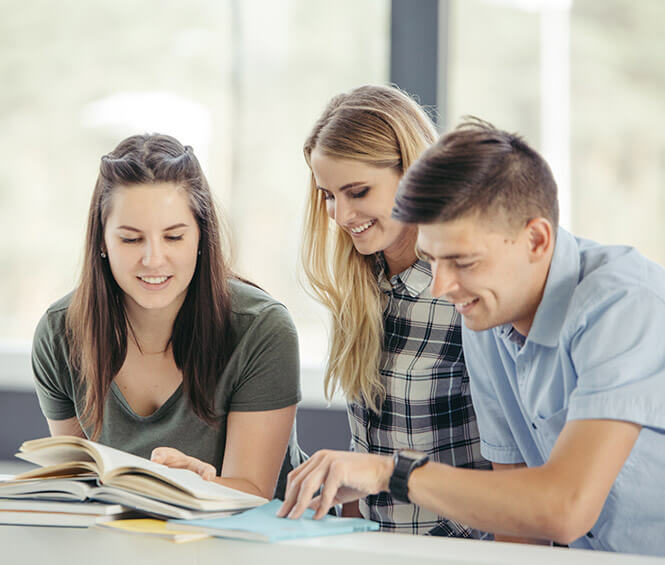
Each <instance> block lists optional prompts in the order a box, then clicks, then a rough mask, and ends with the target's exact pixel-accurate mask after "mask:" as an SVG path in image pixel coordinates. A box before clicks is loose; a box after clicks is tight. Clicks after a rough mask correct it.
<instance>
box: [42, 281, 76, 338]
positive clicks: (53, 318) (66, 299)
mask: <svg viewBox="0 0 665 565" xmlns="http://www.w3.org/2000/svg"><path fill="white" fill-rule="evenodd" d="M72 294H73V292H70V293H69V294H66V295H65V296H63V297H62V298H60V299H59V300H56V301H55V302H54V303H53V304H51V305H50V306H49V307H48V308H47V309H46V312H44V314H43V315H42V317H41V319H40V320H39V323H38V324H37V329H36V330H35V341H36V342H38V341H42V340H44V339H49V340H51V339H53V338H55V337H59V338H64V336H65V334H66V322H67V310H68V309H69V305H70V303H71V300H72Z"/></svg>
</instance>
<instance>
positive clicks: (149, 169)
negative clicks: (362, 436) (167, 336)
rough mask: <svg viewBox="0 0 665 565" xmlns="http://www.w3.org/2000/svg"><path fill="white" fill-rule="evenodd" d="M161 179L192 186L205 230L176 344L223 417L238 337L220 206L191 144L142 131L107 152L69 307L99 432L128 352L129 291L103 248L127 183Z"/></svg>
mask: <svg viewBox="0 0 665 565" xmlns="http://www.w3.org/2000/svg"><path fill="white" fill-rule="evenodd" d="M158 182H172V183H174V184H176V185H177V186H178V187H179V188H181V189H182V190H184V191H185V192H186V194H187V195H188V198H189V203H190V206H191V210H192V213H193V215H194V217H195V218H196V222H197V224H198V227H199V231H200V240H199V249H200V254H199V256H198V259H197V264H196V269H195V271H194V275H193V277H192V280H191V282H190V284H189V288H188V290H187V295H186V297H185V300H184V302H183V305H182V307H181V308H180V311H179V312H178V314H177V316H176V319H175V322H174V324H173V331H172V334H171V341H170V343H171V346H172V349H173V356H174V359H175V363H176V365H177V366H178V368H179V369H180V370H181V371H182V373H183V390H184V392H185V395H186V397H187V398H188V399H189V402H190V404H191V406H192V408H193V410H194V412H195V413H196V414H197V416H198V417H199V418H201V419H202V420H203V421H204V422H206V423H208V424H209V425H214V424H215V410H214V394H213V393H214V390H215V387H216V384H217V379H218V376H219V374H220V373H221V372H222V370H223V368H224V366H225V365H226V363H227V361H228V357H229V350H230V342H231V334H230V316H231V311H230V308H231V307H230V300H231V299H230V292H229V288H228V281H227V279H228V277H229V275H230V271H229V267H228V265H227V264H226V261H225V258H224V255H223V253H222V240H221V232H220V225H219V222H218V219H217V214H216V212H215V206H214V203H213V200H212V196H211V193H210V188H209V186H208V182H207V180H206V178H205V176H204V174H203V171H202V169H201V166H200V164H199V162H198V160H197V159H196V157H195V156H194V153H193V151H192V148H191V147H189V146H183V145H181V144H180V142H178V140H176V139H174V138H173V137H170V136H168V135H159V134H152V135H135V136H132V137H128V138H127V139H125V140H124V141H122V142H121V143H120V144H119V145H118V146H117V147H116V148H115V149H114V150H113V151H112V152H111V153H109V154H108V155H105V156H103V157H102V160H101V164H100V168H99V176H98V178H97V183H96V184H95V189H94V192H93V194H92V201H91V203H90V212H89V216H88V228H87V234H86V242H85V251H84V261H83V269H82V272H81V278H80V282H79V285H78V287H77V288H76V290H75V291H74V294H73V297H72V301H71V305H70V306H69V309H68V312H67V339H68V344H69V347H70V360H71V363H72V366H73V367H74V368H75V369H76V370H77V371H78V373H79V379H80V382H81V384H82V385H84V388H85V409H84V415H83V421H84V424H85V425H89V426H91V427H92V429H93V434H92V437H93V438H97V437H98V436H99V434H100V433H101V426H102V421H103V413H104V402H105V400H106V395H107V394H108V391H109V388H110V386H111V381H112V380H113V378H114V377H115V376H116V374H117V373H118V372H119V371H120V369H121V367H122V365H123V363H124V361H125V357H126V355H127V325H128V324H127V318H126V315H125V308H124V304H123V300H122V290H121V289H120V287H119V286H118V284H117V282H116V281H115V279H114V277H113V274H112V273H111V268H110V266H109V264H108V261H107V260H106V259H104V258H103V257H102V256H101V254H100V251H101V250H102V249H103V247H104V227H105V224H106V220H107V218H108V215H109V213H110V204H111V199H112V197H113V194H114V192H115V190H116V189H117V188H118V187H120V186H131V185H136V184H146V183H148V184H150V183H158ZM130 331H131V328H130Z"/></svg>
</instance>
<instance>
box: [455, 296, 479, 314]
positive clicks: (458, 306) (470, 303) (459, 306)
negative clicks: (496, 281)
mask: <svg viewBox="0 0 665 565" xmlns="http://www.w3.org/2000/svg"><path fill="white" fill-rule="evenodd" d="M479 300H480V298H472V299H471V300H467V301H466V302H455V310H457V311H458V312H459V313H460V314H467V313H468V312H469V310H471V308H473V307H474V306H475V305H476V304H478V301H479Z"/></svg>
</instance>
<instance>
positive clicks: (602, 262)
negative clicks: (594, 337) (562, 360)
mask: <svg viewBox="0 0 665 565" xmlns="http://www.w3.org/2000/svg"><path fill="white" fill-rule="evenodd" d="M578 242H579V249H580V278H579V283H578V285H577V287H576V289H575V292H574V294H573V299H572V301H571V304H570V308H569V312H570V313H571V314H573V318H574V319H576V320H577V321H578V322H579V321H580V320H582V321H584V322H585V323H586V322H588V321H589V317H593V316H594V315H595V314H599V313H603V312H605V311H606V310H608V309H617V310H620V309H623V308H630V309H631V311H632V312H633V316H640V315H643V316H649V315H651V314H652V313H653V310H654V309H658V310H660V309H661V308H662V307H663V306H665V269H663V267H661V266H660V265H658V264H656V263H654V262H653V261H649V260H648V259H647V258H646V257H644V256H643V255H642V254H641V253H640V252H639V251H637V249H635V248H633V247H628V246H618V245H599V244H597V243H595V242H591V241H588V240H583V239H580V240H578Z"/></svg>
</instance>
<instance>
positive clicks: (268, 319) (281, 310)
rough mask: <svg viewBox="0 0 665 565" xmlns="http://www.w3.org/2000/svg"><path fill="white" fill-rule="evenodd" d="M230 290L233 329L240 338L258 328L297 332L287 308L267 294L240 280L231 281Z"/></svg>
mask: <svg viewBox="0 0 665 565" xmlns="http://www.w3.org/2000/svg"><path fill="white" fill-rule="evenodd" d="M229 288H230V292H231V312H232V324H233V329H234V332H235V333H236V335H238V336H239V337H241V336H242V335H244V334H245V333H246V332H247V331H248V330H250V329H251V328H254V327H257V326H260V327H262V328H264V329H265V330H266V331H271V330H276V329H290V328H293V330H294V331H295V328H294V325H293V321H292V319H291V316H290V314H289V312H288V311H287V309H286V306H284V304H282V303H281V302H279V301H278V300H276V299H274V298H273V297H272V296H270V295H269V294H268V293H267V292H265V291H263V290H261V289H260V288H257V287H255V286H253V285H251V284H248V283H246V282H243V281H240V280H238V279H231V280H230V281H229Z"/></svg>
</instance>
